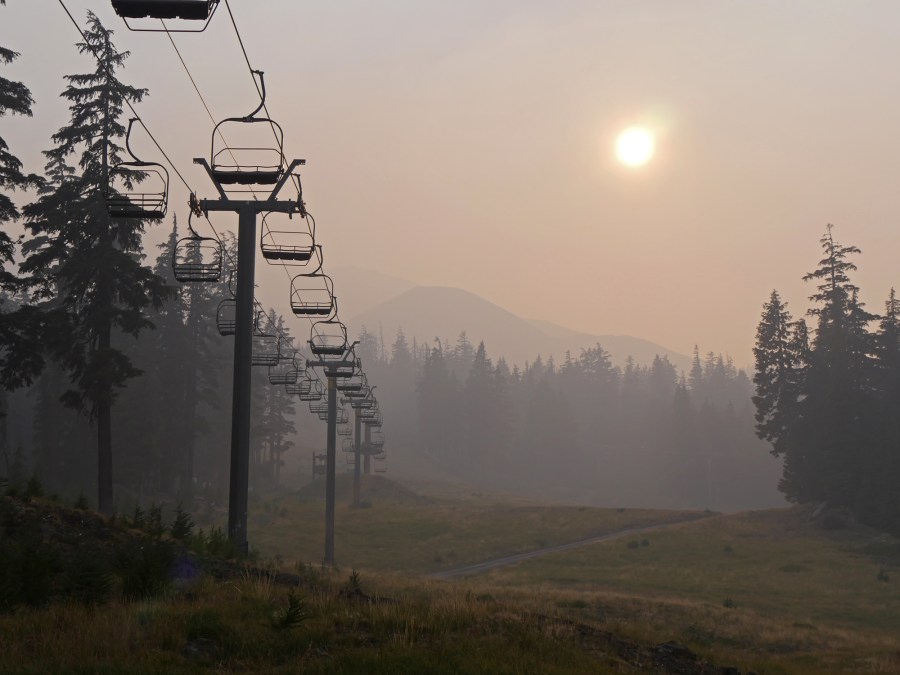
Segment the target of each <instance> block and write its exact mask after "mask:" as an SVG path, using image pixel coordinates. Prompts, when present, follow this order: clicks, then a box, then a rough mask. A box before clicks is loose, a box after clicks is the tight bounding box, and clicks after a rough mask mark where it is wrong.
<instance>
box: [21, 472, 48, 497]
mask: <svg viewBox="0 0 900 675" xmlns="http://www.w3.org/2000/svg"><path fill="white" fill-rule="evenodd" d="M22 496H23V497H24V498H25V499H34V498H35V497H43V496H44V486H43V485H42V484H41V480H40V479H39V478H38V477H37V474H36V473H33V474H31V478H29V479H28V482H27V483H26V484H25V491H24V492H23V493H22Z"/></svg>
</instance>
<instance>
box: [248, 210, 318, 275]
mask: <svg viewBox="0 0 900 675" xmlns="http://www.w3.org/2000/svg"><path fill="white" fill-rule="evenodd" d="M292 215H293V214H290V213H278V212H269V213H266V214H264V215H263V217H262V226H261V228H260V234H259V249H260V251H261V252H262V254H263V258H265V259H266V261H267V262H268V263H270V264H273V265H274V264H278V265H306V264H307V263H309V262H310V259H311V258H312V257H313V255H314V254H315V253H316V226H315V220H313V218H312V216H310V215H309V214H307V216H306V218H303V219H298V220H300V222H301V223H302V222H304V221H305V223H306V225H305V226H297V227H290V224H289V223H290V222H291V221H293V218H292V217H291V216H292ZM286 219H289V222H288V223H285V222H284V221H285V220H286ZM319 250H321V249H319ZM319 266H320V267H321V263H320V265H319Z"/></svg>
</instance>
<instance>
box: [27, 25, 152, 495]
mask: <svg viewBox="0 0 900 675" xmlns="http://www.w3.org/2000/svg"><path fill="white" fill-rule="evenodd" d="M77 47H78V50H79V52H81V53H82V54H86V55H89V56H91V57H93V60H94V62H95V69H94V71H93V72H90V73H86V74H78V75H69V76H67V77H66V79H67V80H68V86H67V87H66V89H65V91H64V92H63V94H62V96H63V98H65V99H66V100H68V101H69V102H70V106H69V110H70V113H71V116H70V121H69V124H68V125H67V126H65V127H63V128H61V129H60V130H59V131H58V132H57V133H56V134H55V135H54V136H53V141H54V144H55V145H54V147H53V148H52V149H50V150H48V151H46V152H45V153H44V154H45V156H46V157H47V160H48V162H47V167H46V173H47V178H48V183H47V185H46V186H45V187H44V188H43V189H42V190H41V192H40V196H39V198H38V200H37V201H36V202H34V203H32V204H29V205H28V206H26V207H25V208H24V209H23V213H24V216H25V220H26V226H27V228H28V230H29V232H30V234H31V238H30V239H29V240H28V241H26V242H25V244H24V245H23V253H24V254H25V256H26V257H25V260H24V262H23V263H22V266H21V270H22V271H23V272H24V273H25V274H26V275H29V282H30V285H31V290H32V295H31V300H32V302H34V303H36V304H38V309H39V310H40V312H41V316H42V318H41V325H42V328H43V330H42V334H41V336H40V337H41V339H42V340H43V341H44V342H43V344H44V345H45V347H46V348H47V349H48V351H49V352H50V354H51V356H52V357H53V358H55V359H56V360H57V361H58V362H59V363H60V364H61V365H62V367H63V368H64V369H65V370H66V371H67V372H68V374H69V376H70V379H71V386H70V388H69V389H68V390H67V391H66V392H65V393H64V394H63V397H62V398H63V400H64V401H65V403H66V404H67V405H70V406H72V407H75V408H77V409H79V410H83V411H85V412H87V413H88V414H89V416H90V418H91V419H92V420H94V421H95V422H96V426H97V448H98V503H99V507H100V509H101V511H103V512H105V513H111V512H112V508H113V501H112V497H113V494H112V485H113V478H112V457H113V455H112V438H111V410H112V406H113V403H114V401H115V399H116V392H117V390H118V389H120V388H121V387H122V386H124V384H125V383H126V382H127V381H128V380H129V379H131V378H133V377H135V376H137V375H138V374H139V371H138V370H137V369H136V368H135V367H134V365H133V364H132V363H131V361H130V360H129V359H128V357H127V356H126V355H125V354H124V353H123V351H122V350H121V349H119V348H116V347H114V346H113V344H112V336H113V331H114V330H116V331H121V332H122V333H124V334H127V335H131V336H137V335H138V334H139V333H140V332H141V331H142V330H144V329H145V328H149V327H151V323H150V321H149V320H148V318H147V316H146V309H147V308H148V307H149V306H154V307H159V306H161V304H162V302H163V300H164V299H165V297H166V286H165V282H164V281H163V280H162V279H160V278H159V277H158V276H156V275H155V274H154V273H153V271H152V270H151V269H150V268H148V267H145V266H144V265H143V264H142V262H141V261H142V257H143V256H142V253H141V235H142V234H143V232H144V225H145V224H144V223H143V222H141V221H136V220H133V219H122V220H112V219H110V218H109V217H108V215H107V212H106V207H105V203H104V194H105V191H106V186H107V182H108V177H107V176H108V172H109V167H110V166H111V164H113V163H115V162H117V161H119V159H120V155H121V151H122V147H121V145H120V143H119V141H120V140H121V139H122V137H123V136H124V134H125V128H124V127H123V125H122V124H121V122H120V121H119V120H120V118H121V115H122V109H123V106H124V105H125V103H126V101H131V102H137V101H140V100H141V99H142V98H143V97H144V96H145V95H146V93H147V92H146V90H144V89H138V88H135V87H131V86H129V85H126V84H124V83H123V82H121V81H120V80H119V79H118V78H117V76H116V71H117V70H118V69H120V68H121V67H122V66H123V65H124V63H125V59H126V58H127V57H128V52H119V51H117V50H116V48H115V46H114V44H113V42H112V31H110V30H107V29H106V28H104V27H103V25H102V24H101V23H100V20H99V19H98V18H97V17H96V16H95V15H94V14H93V13H90V12H89V13H88V28H87V31H86V32H85V42H82V43H78V45H77ZM73 159H74V160H76V165H75V166H73V165H71V164H70V161H71V160H73Z"/></svg>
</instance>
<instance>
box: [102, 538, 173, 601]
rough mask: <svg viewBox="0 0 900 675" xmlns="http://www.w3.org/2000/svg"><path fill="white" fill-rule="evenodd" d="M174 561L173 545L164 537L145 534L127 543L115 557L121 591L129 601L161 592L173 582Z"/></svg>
mask: <svg viewBox="0 0 900 675" xmlns="http://www.w3.org/2000/svg"><path fill="white" fill-rule="evenodd" d="M174 562H175V551H174V549H173V547H172V544H171V543H170V542H168V541H165V540H163V539H159V538H154V539H149V538H146V537H145V538H143V539H140V540H134V541H129V542H128V543H126V544H124V545H123V546H122V547H121V548H120V549H119V551H118V555H117V559H116V571H117V572H118V574H119V576H120V577H121V579H122V594H123V595H124V596H125V597H126V598H127V599H129V600H140V599H142V598H149V597H153V596H155V595H159V594H160V593H162V592H163V591H164V590H165V589H166V588H167V587H168V585H169V583H170V572H171V570H172V565H173V563H174Z"/></svg>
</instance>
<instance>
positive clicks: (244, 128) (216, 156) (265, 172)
mask: <svg viewBox="0 0 900 675" xmlns="http://www.w3.org/2000/svg"><path fill="white" fill-rule="evenodd" d="M252 72H253V74H254V75H256V76H258V77H259V84H260V101H259V105H258V106H257V107H256V109H255V110H254V111H253V112H252V113H250V114H249V115H247V116H246V117H229V118H227V119H224V120H222V121H221V122H219V123H218V124H217V125H216V126H215V128H214V129H213V133H212V143H211V150H210V154H211V158H210V171H211V172H212V174H213V177H214V178H215V179H216V181H218V183H219V184H220V185H275V184H276V183H278V181H279V180H281V177H282V175H283V174H284V167H285V160H284V149H283V148H284V132H283V131H282V129H281V126H280V125H279V124H278V123H277V122H275V121H274V120H271V119H269V118H268V117H257V116H256V114H257V113H258V112H259V111H260V110H262V109H263V107H264V106H265V104H266V82H265V79H264V78H263V73H262V71H260V70H254V71H252ZM251 129H252V130H253V131H254V132H256V133H255V134H248V131H250V130H251ZM273 131H274V133H275V142H276V144H277V146H278V147H277V148H272V147H268V146H265V145H263V146H253V145H245V144H244V143H248V142H250V141H242V144H241V145H228V144H227V143H226V141H225V140H224V139H225V136H226V134H227V135H228V136H238V135H240V136H241V137H242V138H247V137H248V136H251V135H257V134H261V135H260V136H259V138H260V139H262V138H263V137H265V138H266V139H268V137H269V135H270V134H271V133H272V132H273ZM266 142H267V143H268V142H270V141H268V140H267V141H266Z"/></svg>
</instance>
